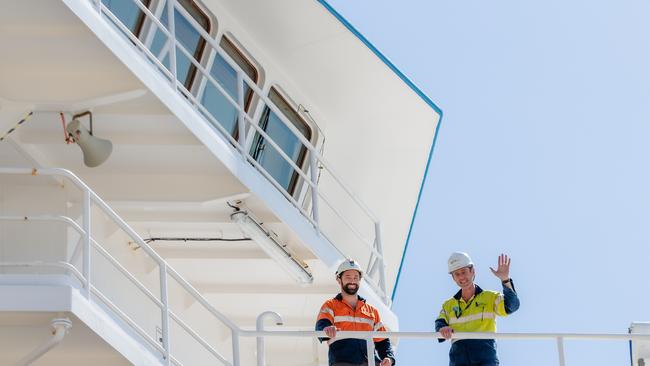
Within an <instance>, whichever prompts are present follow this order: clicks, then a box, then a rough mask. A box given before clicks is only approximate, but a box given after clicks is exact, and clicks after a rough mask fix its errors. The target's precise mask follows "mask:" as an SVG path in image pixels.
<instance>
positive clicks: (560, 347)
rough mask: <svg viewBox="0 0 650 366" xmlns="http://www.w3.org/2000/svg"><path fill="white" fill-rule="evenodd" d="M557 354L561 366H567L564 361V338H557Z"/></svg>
mask: <svg viewBox="0 0 650 366" xmlns="http://www.w3.org/2000/svg"><path fill="white" fill-rule="evenodd" d="M556 341H557V354H558V357H559V361H560V366H566V361H565V359H564V338H563V337H557V339H556Z"/></svg>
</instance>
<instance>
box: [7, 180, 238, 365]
mask: <svg viewBox="0 0 650 366" xmlns="http://www.w3.org/2000/svg"><path fill="white" fill-rule="evenodd" d="M0 174H7V175H33V176H37V175H42V176H58V177H62V178H65V179H67V180H68V181H70V182H72V183H73V184H74V186H76V187H77V188H78V189H79V190H80V191H81V192H82V194H83V202H82V207H81V209H82V211H81V214H82V222H81V225H79V224H78V223H77V222H76V221H75V220H73V219H71V218H69V217H66V216H62V215H37V216H16V215H5V216H0V221H22V222H34V221H40V222H60V223H64V224H65V225H67V226H68V227H70V228H72V229H73V230H74V231H76V232H77V233H78V234H79V235H80V239H81V240H80V242H79V243H78V244H77V248H75V250H74V251H73V254H72V255H71V256H70V258H69V259H67V260H65V261H56V262H44V261H22V262H0V268H7V267H26V268H34V267H38V268H40V267H51V268H61V269H64V270H67V271H70V273H71V274H73V275H74V276H75V278H77V279H78V280H79V282H80V284H81V287H82V289H81V290H82V293H83V295H84V296H85V297H86V299H88V301H94V299H93V298H97V299H99V300H100V302H101V303H103V304H104V305H105V306H107V307H108V308H110V309H111V311H113V312H114V313H115V314H116V315H117V316H119V318H121V320H122V321H124V322H125V323H126V324H127V325H128V326H129V327H131V329H132V330H133V331H135V332H136V333H137V334H138V335H139V336H140V337H141V338H142V339H143V340H144V341H145V342H146V343H147V344H148V345H149V346H151V347H152V348H153V349H155V350H156V351H158V352H160V354H161V355H162V358H163V360H164V362H165V364H166V365H172V364H173V365H177V366H182V363H181V362H180V361H179V360H177V359H176V358H175V357H174V354H173V352H172V350H171V349H170V344H169V339H170V333H171V332H172V330H171V329H170V327H169V324H170V319H171V320H174V321H175V322H176V323H177V324H179V326H180V327H181V328H182V329H183V330H185V331H186V332H187V333H188V334H189V335H190V336H191V337H192V338H193V339H194V340H195V341H196V342H197V344H199V345H200V346H202V347H203V348H205V349H206V350H207V351H208V352H209V353H210V354H212V355H213V356H214V357H215V358H216V359H217V360H219V361H220V362H221V364H223V365H227V366H240V365H241V363H240V351H239V333H240V332H241V329H240V328H239V327H238V326H237V325H236V324H235V323H234V322H232V321H231V320H230V319H228V318H227V317H226V316H225V315H223V314H222V313H220V312H219V311H217V310H216V309H215V308H214V307H213V306H212V305H211V304H210V303H208V301H207V300H206V299H205V298H204V297H203V296H202V295H201V294H200V293H199V292H198V291H197V290H196V289H195V288H194V287H192V285H190V284H189V283H188V282H187V281H186V280H185V279H184V278H183V277H182V276H181V275H180V274H179V273H178V272H176V271H175V270H174V269H173V268H171V267H170V266H169V265H168V264H167V262H165V260H164V259H163V258H162V257H160V256H159V255H158V254H157V253H156V252H155V251H154V250H153V249H152V248H151V247H150V246H149V245H148V244H147V243H146V242H145V241H144V240H143V239H142V238H141V237H140V236H139V235H138V234H137V233H136V232H135V231H134V230H133V229H132V228H131V227H130V226H129V225H128V224H126V223H125V222H124V221H123V220H122V219H121V218H120V217H119V216H118V215H117V214H116V213H115V212H114V211H113V210H112V209H111V208H110V207H109V206H108V205H107V204H106V203H105V202H104V201H103V200H102V199H101V198H100V197H99V196H98V195H97V194H96V193H95V192H93V191H92V190H91V189H90V188H89V187H88V186H87V185H86V184H85V183H83V182H82V181H81V180H80V179H79V178H78V177H77V176H75V175H74V174H73V173H72V172H70V171H68V170H65V169H55V168H53V169H31V168H0ZM93 205H95V206H96V207H97V208H99V209H100V210H101V211H102V213H103V214H104V215H106V216H107V217H108V218H109V219H110V220H111V221H113V222H114V223H115V224H116V225H117V226H118V227H119V228H120V229H121V230H122V231H123V232H124V233H126V234H127V235H128V236H129V237H130V240H132V241H134V242H135V243H137V244H138V245H139V246H140V248H141V249H142V250H143V251H144V253H146V255H148V257H149V258H151V259H152V260H153V261H155V263H157V265H158V266H159V269H160V272H159V283H158V285H159V286H160V287H159V289H160V298H158V297H156V295H154V294H153V292H152V291H151V290H150V289H149V288H148V287H147V286H146V285H145V284H143V283H142V282H141V281H140V280H138V279H137V278H136V277H135V276H134V275H133V274H132V273H131V272H130V271H129V270H128V269H127V268H125V267H124V266H123V265H122V264H120V262H119V261H118V260H117V259H115V258H114V257H113V256H112V255H111V254H110V253H109V252H108V251H107V250H106V249H104V248H103V247H102V246H101V245H100V244H99V243H98V242H97V241H95V239H93V236H92V232H91V220H92V206H93ZM79 248H81V250H79ZM91 250H95V251H96V252H98V253H99V254H100V255H101V256H102V257H104V258H105V259H106V260H107V261H108V262H109V263H110V264H112V265H113V267H114V268H115V269H117V270H118V271H119V272H120V273H121V274H122V275H123V276H124V277H125V278H126V279H128V280H129V281H130V282H131V283H132V284H133V285H135V287H136V288H137V289H138V290H139V291H140V292H141V293H142V294H144V295H145V296H146V297H147V298H148V299H149V300H151V301H152V303H153V304H154V305H155V306H156V307H157V308H159V309H160V310H161V316H162V318H161V324H162V327H161V328H162V345H161V344H160V343H159V342H158V341H156V340H154V339H152V338H151V336H150V335H149V334H148V333H147V332H146V331H145V330H144V329H142V328H141V327H140V326H139V325H138V324H137V323H136V322H135V321H134V320H133V319H131V317H129V316H128V315H127V314H126V313H125V311H124V309H122V308H120V307H119V306H118V305H116V304H115V303H114V302H113V301H111V299H110V298H108V297H107V296H106V295H105V294H104V293H102V291H100V290H99V289H98V288H97V287H95V285H94V284H93V279H92V277H91V268H92V266H93V265H92V262H91ZM78 253H81V255H82V264H81V271H79V270H78V269H77V268H76V267H75V266H74V264H73V262H74V261H75V257H76V256H77V255H78ZM168 278H172V279H174V280H175V281H176V282H177V283H178V284H179V285H180V286H181V287H182V288H183V289H184V290H185V291H186V292H187V294H189V295H190V296H191V297H192V298H193V299H194V300H195V301H196V302H198V303H199V304H201V305H202V306H203V307H204V308H205V309H206V310H207V311H208V312H209V313H210V314H211V315H212V316H213V317H214V319H216V320H218V321H219V322H220V323H221V324H223V325H224V326H225V327H226V328H228V329H230V331H231V335H232V354H233V355H232V361H229V360H227V359H226V357H224V356H223V355H222V354H221V353H220V352H219V351H217V350H216V349H215V348H214V347H212V346H211V345H210V344H209V342H207V341H206V340H205V339H203V338H202V337H201V336H200V335H199V334H198V333H197V332H196V331H194V330H193V329H192V328H191V327H189V326H188V325H187V324H186V323H185V322H184V321H183V320H182V319H181V317H180V316H179V315H178V314H175V313H174V312H173V311H172V310H171V309H170V307H169V297H168V291H169V284H168ZM91 295H92V296H91Z"/></svg>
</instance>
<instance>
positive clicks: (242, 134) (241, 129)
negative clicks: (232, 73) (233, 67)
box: [237, 70, 248, 160]
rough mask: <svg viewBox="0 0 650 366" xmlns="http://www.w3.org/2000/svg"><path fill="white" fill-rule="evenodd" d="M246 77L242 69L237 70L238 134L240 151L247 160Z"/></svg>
mask: <svg viewBox="0 0 650 366" xmlns="http://www.w3.org/2000/svg"><path fill="white" fill-rule="evenodd" d="M244 86H245V83H244V77H243V76H242V72H241V70H237V103H238V104H239V118H237V134H238V135H239V138H238V140H239V151H240V152H241V154H242V157H243V158H244V160H246V147H247V145H248V144H247V142H246V120H245V118H246V111H245V107H244V106H245V105H246V101H245V100H244V98H245V94H246V93H244V89H245V88H244Z"/></svg>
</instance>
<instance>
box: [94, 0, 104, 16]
mask: <svg viewBox="0 0 650 366" xmlns="http://www.w3.org/2000/svg"><path fill="white" fill-rule="evenodd" d="M95 6H96V7H97V12H98V13H99V15H102V0H95Z"/></svg>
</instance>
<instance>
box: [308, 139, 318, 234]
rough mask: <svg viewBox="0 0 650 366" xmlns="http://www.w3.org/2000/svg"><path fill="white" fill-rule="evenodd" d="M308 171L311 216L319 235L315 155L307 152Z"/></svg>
mask: <svg viewBox="0 0 650 366" xmlns="http://www.w3.org/2000/svg"><path fill="white" fill-rule="evenodd" d="M309 170H310V171H311V182H312V183H313V185H312V186H311V215H312V218H313V219H314V222H316V232H317V233H318V234H319V235H320V220H319V217H320V216H319V213H318V160H317V159H316V154H314V152H313V151H312V150H309Z"/></svg>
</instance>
